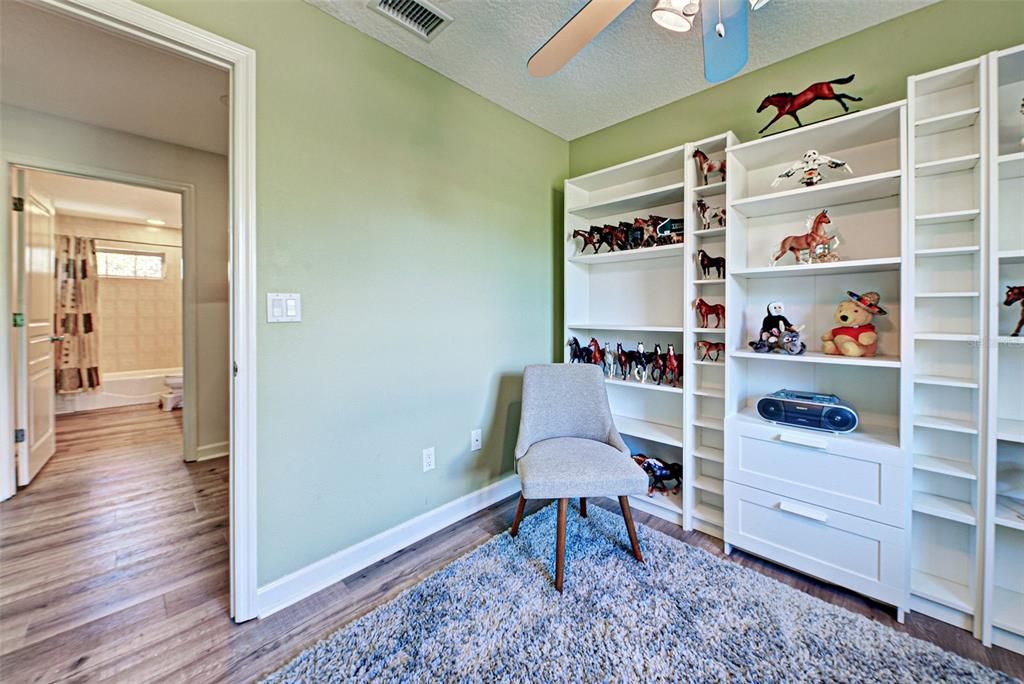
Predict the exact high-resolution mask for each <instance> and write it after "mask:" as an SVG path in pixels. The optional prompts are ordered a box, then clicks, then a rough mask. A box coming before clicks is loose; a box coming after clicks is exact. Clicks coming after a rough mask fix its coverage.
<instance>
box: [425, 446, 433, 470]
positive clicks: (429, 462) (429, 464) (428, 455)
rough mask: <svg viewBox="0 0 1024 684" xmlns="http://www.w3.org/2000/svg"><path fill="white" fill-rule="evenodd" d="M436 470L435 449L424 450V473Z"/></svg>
mask: <svg viewBox="0 0 1024 684" xmlns="http://www.w3.org/2000/svg"><path fill="white" fill-rule="evenodd" d="M433 469H434V447H429V448H427V449H424V450H423V472H427V471H428V470H433Z"/></svg>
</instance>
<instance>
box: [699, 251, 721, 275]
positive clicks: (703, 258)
mask: <svg viewBox="0 0 1024 684" xmlns="http://www.w3.org/2000/svg"><path fill="white" fill-rule="evenodd" d="M697 256H698V257H699V258H700V270H701V271H703V272H704V278H705V279H707V277H708V275H709V274H710V272H711V269H712V268H714V269H715V273H716V274H717V277H718V278H724V277H725V257H713V256H711V255H710V254H708V253H707V252H705V251H704V250H703V249H698V250H697Z"/></svg>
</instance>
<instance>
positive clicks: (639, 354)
mask: <svg viewBox="0 0 1024 684" xmlns="http://www.w3.org/2000/svg"><path fill="white" fill-rule="evenodd" d="M634 353H635V354H636V356H634V357H633V378H634V379H635V380H636V381H637V382H639V383H641V384H643V383H645V382H647V366H648V365H650V356H648V355H647V352H645V351H644V343H643V342H637V343H636V352H634Z"/></svg>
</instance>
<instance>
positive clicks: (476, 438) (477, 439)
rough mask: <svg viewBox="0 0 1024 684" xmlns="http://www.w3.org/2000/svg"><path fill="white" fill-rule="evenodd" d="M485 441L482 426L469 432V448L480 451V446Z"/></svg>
mask: <svg viewBox="0 0 1024 684" xmlns="http://www.w3.org/2000/svg"><path fill="white" fill-rule="evenodd" d="M482 443H483V431H482V430H481V429H480V428H477V429H476V430H473V431H472V432H471V433H469V450H470V451H479V450H480V446H481V444H482Z"/></svg>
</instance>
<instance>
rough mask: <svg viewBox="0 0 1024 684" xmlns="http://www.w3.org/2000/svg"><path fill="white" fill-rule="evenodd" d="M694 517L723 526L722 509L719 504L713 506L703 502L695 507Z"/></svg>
mask: <svg viewBox="0 0 1024 684" xmlns="http://www.w3.org/2000/svg"><path fill="white" fill-rule="evenodd" d="M693 517H695V518H697V519H698V520H703V521H704V522H707V523H711V524H712V525H717V526H718V527H722V521H723V519H724V518H723V516H722V509H721V508H719V507H718V506H712V505H711V504H709V503H704V502H701V503H699V504H697V505H695V506H694V507H693Z"/></svg>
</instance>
